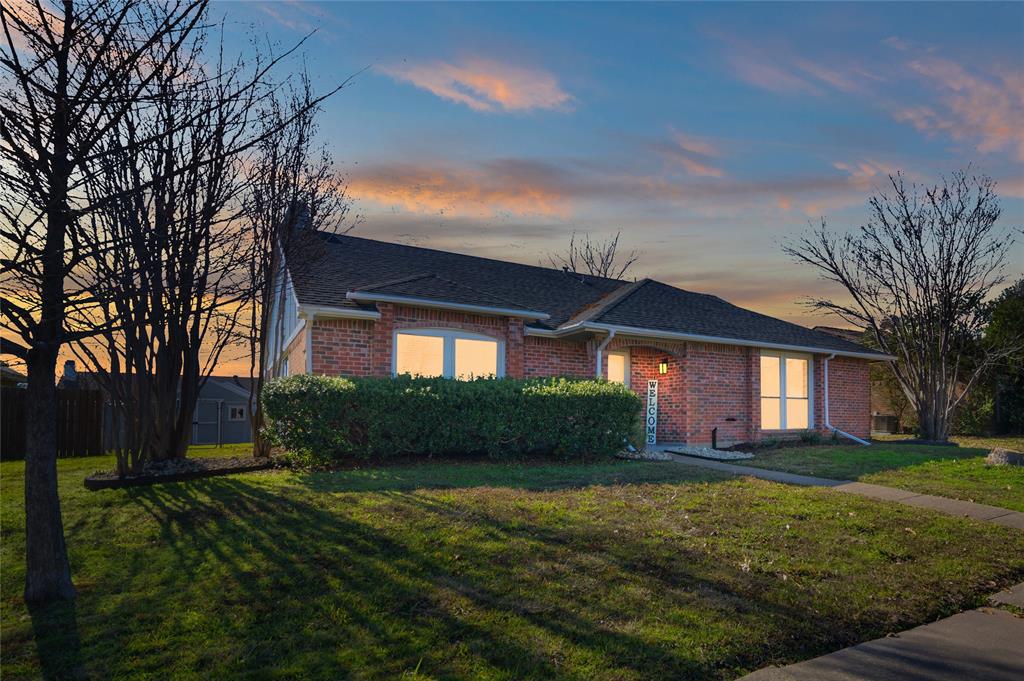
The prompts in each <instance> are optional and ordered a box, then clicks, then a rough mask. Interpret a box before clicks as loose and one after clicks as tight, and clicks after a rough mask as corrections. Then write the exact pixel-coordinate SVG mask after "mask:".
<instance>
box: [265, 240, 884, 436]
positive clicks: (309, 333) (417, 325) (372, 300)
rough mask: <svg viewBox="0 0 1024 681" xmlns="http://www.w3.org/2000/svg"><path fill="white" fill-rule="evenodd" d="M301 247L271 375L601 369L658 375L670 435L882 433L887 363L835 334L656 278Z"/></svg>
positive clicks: (659, 427)
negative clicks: (881, 387) (876, 405)
mask: <svg viewBox="0 0 1024 681" xmlns="http://www.w3.org/2000/svg"><path fill="white" fill-rule="evenodd" d="M294 241H295V242H296V243H297V244H298V245H297V246H294V247H292V248H290V249H289V252H288V254H287V255H286V257H285V261H286V262H285V265H284V266H283V267H282V270H281V274H280V275H279V278H278V281H279V288H278V291H279V293H280V295H278V296H276V300H279V301H281V302H280V304H275V305H274V309H273V310H272V317H271V319H272V325H274V326H275V327H276V328H279V329H281V330H282V331H281V332H280V333H278V334H271V335H272V336H277V337H278V338H279V339H280V342H273V340H272V341H271V342H270V343H269V344H268V348H267V352H266V353H265V355H266V357H267V358H268V360H270V361H269V362H268V364H267V366H265V368H264V370H265V371H266V372H267V374H268V375H271V376H280V375H289V374H296V373H312V374H325V375H331V376H380V377H384V376H392V375H395V374H400V373H410V374H416V375H430V376H435V375H436V376H447V377H451V378H462V377H469V376H491V375H493V376H499V377H500V376H509V377H515V378H526V377H538V376H574V377H594V376H599V377H603V378H607V379H608V380H612V381H619V382H622V383H625V384H626V385H627V386H629V387H630V388H631V389H633V390H635V391H637V392H638V393H639V394H641V395H645V394H646V393H647V388H648V382H649V381H657V382H658V383H657V385H658V403H657V423H656V427H655V428H654V431H655V432H656V436H657V441H658V442H685V443H688V444H708V443H710V442H711V439H712V430H713V429H715V432H716V434H717V441H718V443H719V445H724V444H731V443H736V442H748V441H756V440H759V439H762V438H766V437H779V436H786V435H795V434H797V433H799V432H801V431H806V430H816V431H819V432H829V431H830V430H831V429H838V430H840V431H841V432H844V433H849V434H852V435H854V436H857V437H862V438H866V437H867V436H868V435H869V434H870V429H871V423H870V420H871V419H870V410H869V380H868V367H869V364H870V362H872V361H880V360H885V359H887V358H886V356H885V355H882V354H880V353H878V352H876V351H873V350H870V349H868V348H865V347H863V346H860V345H858V344H856V343H853V342H850V341H848V340H845V339H842V338H837V337H836V336H834V335H830V334H827V333H822V332H819V331H815V330H812V329H808V328H805V327H802V326H798V325H796V324H791V323H788V322H784V321H782V320H779V319H775V318H772V317H768V316H765V315H762V314H758V313H756V312H752V311H750V310H745V309H743V308H740V307H736V306H734V305H731V304H729V303H727V302H725V301H724V300H722V299H720V298H717V297H715V296H711V295H706V294H701V293H693V292H690V291H685V290H682V289H678V288H675V287H672V286H669V285H667V284H663V283H661V282H658V281H654V280H651V279H641V280H638V281H621V280H614V279H605V278H601V277H593V276H589V275H582V274H576V273H572V272H567V271H563V270H558V269H550V268H545V267H535V266H530V265H521V264H517V263H511V262H504V261H499V260H491V259H486V258H478V257H472V256H467V255H460V254H456V253H449V252H443V251H437V250H432V249H426V248H417V247H412V246H406V245H400V244H393V243H386V242H381V241H374V240H370V239H363V238H357V237H352V236H338V235H329V234H326V233H323V232H314V231H308V232H304V233H302V234H301V235H300V238H297V239H295V240H294ZM826 377H827V385H826ZM826 396H827V399H826Z"/></svg>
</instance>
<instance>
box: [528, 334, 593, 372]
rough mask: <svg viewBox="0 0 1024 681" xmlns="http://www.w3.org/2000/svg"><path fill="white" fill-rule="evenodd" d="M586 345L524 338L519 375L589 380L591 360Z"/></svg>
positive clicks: (591, 368)
mask: <svg viewBox="0 0 1024 681" xmlns="http://www.w3.org/2000/svg"><path fill="white" fill-rule="evenodd" d="M590 345H592V344H590V343H586V342H572V341H564V340H556V339H554V338H541V337H539V336H527V337H526V339H525V341H524V343H523V365H524V366H523V375H524V376H526V377H527V378H533V377H537V376H572V377H575V378H592V377H593V375H594V358H593V352H592V349H591V348H590V347H589V346H590Z"/></svg>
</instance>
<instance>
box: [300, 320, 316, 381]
mask: <svg viewBox="0 0 1024 681" xmlns="http://www.w3.org/2000/svg"><path fill="white" fill-rule="evenodd" d="M315 320H316V315H310V316H309V317H306V319H304V320H303V321H304V322H305V323H306V331H305V333H306V373H307V374H310V375H312V373H313V322H314V321H315Z"/></svg>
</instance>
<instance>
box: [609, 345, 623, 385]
mask: <svg viewBox="0 0 1024 681" xmlns="http://www.w3.org/2000/svg"><path fill="white" fill-rule="evenodd" d="M608 380H609V381H613V382H615V383H625V382H626V356H625V355H622V354H619V353H611V352H610V353H608Z"/></svg>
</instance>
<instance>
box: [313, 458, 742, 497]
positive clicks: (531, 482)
mask: <svg viewBox="0 0 1024 681" xmlns="http://www.w3.org/2000/svg"><path fill="white" fill-rule="evenodd" d="M731 477H732V476H730V475H725V474H721V473H716V472H714V471H710V470H702V469H699V468H695V467H693V466H685V465H682V464H677V463H673V462H649V461H614V462H611V463H601V464H589V465H585V464H548V465H543V466H535V465H522V464H499V463H493V462H492V463H466V464H450V465H434V464H422V465H414V466H393V467H372V468H365V469H354V470H342V471H318V472H300V473H296V474H295V479H296V480H297V481H298V482H300V483H301V484H302V485H305V486H307V487H308V488H309V489H310V490H312V491H315V492H385V491H408V490H415V489H464V488H471V487H507V488H513V489H523V490H530V491H553V490H562V489H576V488H581V487H591V486H610V485H623V484H642V483H674V484H678V483H698V482H716V481H720V480H726V479H730V478H731Z"/></svg>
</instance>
